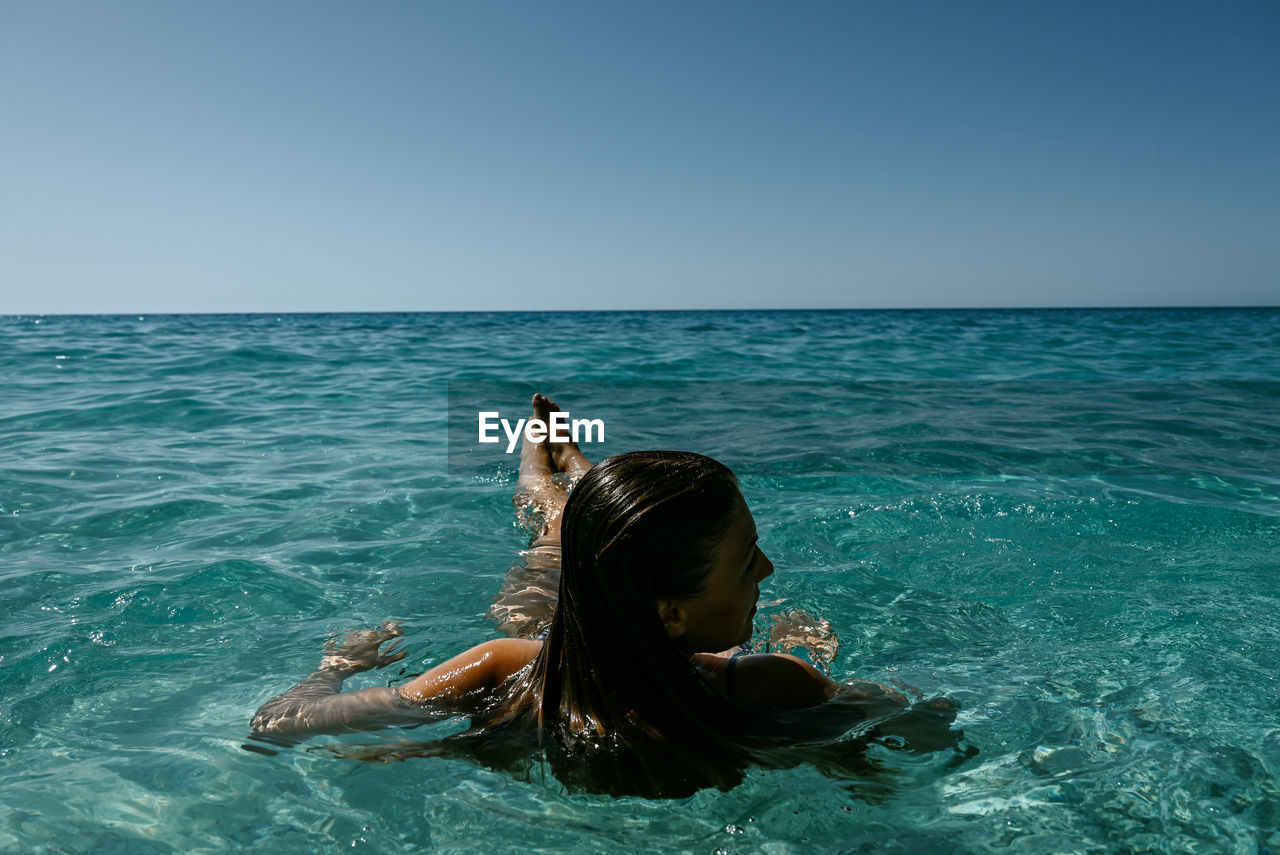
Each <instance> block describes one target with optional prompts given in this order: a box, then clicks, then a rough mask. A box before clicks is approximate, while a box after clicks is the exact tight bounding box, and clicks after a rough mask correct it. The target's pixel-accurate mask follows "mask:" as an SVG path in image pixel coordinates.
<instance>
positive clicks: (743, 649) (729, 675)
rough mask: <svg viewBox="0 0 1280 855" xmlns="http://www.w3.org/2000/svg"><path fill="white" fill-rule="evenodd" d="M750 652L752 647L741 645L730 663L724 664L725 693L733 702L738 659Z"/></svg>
mask: <svg viewBox="0 0 1280 855" xmlns="http://www.w3.org/2000/svg"><path fill="white" fill-rule="evenodd" d="M750 652H751V648H750V647H748V646H747V645H745V644H739V645H738V649H737V650H735V651H733V655H732V656H730V657H729V661H728V662H726V663H724V693H725V696H726V697H728V698H729V700H733V672H734V669H735V668H737V666H738V657H739V656H742V655H744V654H747V653H750Z"/></svg>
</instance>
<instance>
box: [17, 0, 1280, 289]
mask: <svg viewBox="0 0 1280 855" xmlns="http://www.w3.org/2000/svg"><path fill="white" fill-rule="evenodd" d="M1277 104H1280V4H1277V3H1275V2H1273V0H1267V2H1258V3H1249V2H1240V3H1230V2H1228V3H1211V2H1197V3H1190V4H1188V3H1180V2H1088V0H1074V2H1049V0H1044V2H1040V1H1039V0H1036V2H1026V0H1015V2H999V0H980V2H978V0H975V2H968V3H966V2H951V0H948V2H937V3H923V2H919V3H916V2H903V3H897V2H888V0H885V1H884V2H865V3H863V2H831V3H810V2H778V1H777V0H770V2H751V0H747V2H727V0H726V2H701V1H700V2H692V3H690V2H647V1H646V2H639V0H636V2H609V0H592V2H581V3H573V2H548V3H531V2H523V0H520V2H510V3H491V2H426V0H421V1H419V0H414V2H390V1H389V0H385V1H384V2H373V3H357V2H349V0H342V2H327V0H305V2H260V0H251V2H207V3H202V2H173V0H155V1H154V2H136V0H111V2H93V0H83V2H75V3H69V2H59V0H52V1H50V0H9V2H5V3H3V4H0V116H2V119H0V122H2V124H0V129H2V130H0V314H15V313H37V312H45V313H54V312H94V313H96V312H129V313H137V312H145V313H158V312H188V311H268V312H272V311H348V310H355V311H381V310H421V311H434V310H460V309H461V310H492V309H542V308H546V309H615V308H619V309H625V308H640V309H650V308H654V309H681V308H825V307H848V308H863V307H867V308H877V307H956V306H1111V305H1275V304H1277V303H1280V109H1278V108H1277Z"/></svg>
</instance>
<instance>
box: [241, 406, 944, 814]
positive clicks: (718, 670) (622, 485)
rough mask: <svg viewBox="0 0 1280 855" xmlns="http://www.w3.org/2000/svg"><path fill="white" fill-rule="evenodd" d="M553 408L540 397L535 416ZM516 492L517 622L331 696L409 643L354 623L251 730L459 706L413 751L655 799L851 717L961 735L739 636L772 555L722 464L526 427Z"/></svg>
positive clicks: (406, 721) (928, 738) (764, 760)
mask: <svg viewBox="0 0 1280 855" xmlns="http://www.w3.org/2000/svg"><path fill="white" fill-rule="evenodd" d="M556 409H557V408H556V405H555V404H554V403H553V402H551V401H549V400H548V399H547V398H545V397H543V396H542V395H535V396H534V398H533V417H534V418H538V419H541V420H542V421H544V422H546V421H547V420H548V416H549V414H550V413H551V412H553V411H555V410H556ZM566 478H567V479H570V480H576V486H575V487H574V488H573V490H572V493H571V494H569V493H567V492H566V489H565V486H564V485H563V484H562V483H561V480H562V479H566ZM566 498H567V501H566ZM516 504H517V508H518V509H520V510H521V511H522V512H525V513H530V514H532V516H533V517H534V518H535V520H536V523H537V525H538V534H537V536H536V537H535V538H534V541H533V544H532V545H531V547H530V549H529V551H528V552H527V553H526V555H525V562H524V566H522V567H517V568H513V570H512V572H511V573H509V574H508V577H507V579H506V581H505V583H504V585H503V590H502V592H501V593H500V594H499V597H498V600H497V601H496V602H495V604H494V606H493V608H492V609H491V611H490V613H491V615H492V616H493V617H495V619H497V620H498V621H499V625H500V628H501V629H503V630H504V631H505V632H507V633H508V634H509V635H511V636H513V637H510V638H501V639H494V640H492V641H488V642H485V643H483V644H480V645H478V646H476V647H473V648H471V649H470V650H468V651H466V652H464V653H462V654H460V655H458V656H455V657H454V658H453V659H450V660H448V661H447V662H444V663H441V664H440V665H437V666H435V667H434V668H432V669H430V670H429V671H427V672H426V673H425V674H422V675H421V676H419V677H417V678H416V679H414V680H412V681H411V682H408V683H405V684H403V685H399V686H395V687H376V688H370V689H362V690H360V691H357V692H349V693H342V692H341V689H342V683H343V681H344V680H345V679H346V678H347V677H349V676H351V675H352V674H355V673H357V672H360V671H364V670H368V669H370V668H381V667H384V666H386V665H388V664H390V663H392V662H396V661H398V660H399V659H401V658H403V656H404V655H405V654H404V651H402V650H400V649H398V647H397V645H392V646H390V647H388V648H386V649H380V648H381V646H382V644H383V643H384V642H386V641H389V640H391V639H393V638H396V637H398V636H399V635H400V634H401V631H400V626H399V624H396V623H387V624H384V625H383V626H382V627H381V628H379V629H376V630H363V631H357V632H353V633H350V634H349V635H347V636H346V638H345V639H344V640H343V641H342V642H341V643H333V642H331V643H330V644H329V646H328V647H327V648H326V655H325V657H324V658H323V659H322V660H321V662H320V667H319V670H317V671H316V672H315V673H313V674H312V675H311V676H310V677H308V678H307V679H306V680H304V681H303V682H302V683H299V684H298V685H297V686H295V687H293V688H292V689H290V690H289V691H287V692H285V693H284V694H282V695H279V696H277V697H275V698H273V699H272V700H270V701H268V702H267V703H266V704H264V705H263V706H262V708H261V709H259V710H258V713H257V715H256V716H255V717H254V719H253V724H252V726H253V731H254V735H255V736H257V737H259V738H266V739H268V740H273V741H293V740H296V739H298V738H304V737H306V736H309V735H311V734H317V733H337V732H346V731H351V730H356V729H370V728H376V727H383V726H389V725H411V724H420V723H422V722H423V721H426V720H430V719H434V718H439V717H444V716H453V715H459V714H465V715H469V716H471V720H472V726H471V728H470V729H469V730H468V731H465V732H463V733H461V734H457V735H455V736H454V737H450V738H449V739H446V740H443V741H442V742H440V743H435V744H433V747H432V749H431V750H424V751H423V753H460V754H467V755H469V756H472V757H474V758H475V759H477V760H479V761H480V762H483V763H486V764H489V765H494V766H500V767H503V768H519V767H521V765H522V764H525V765H527V763H528V759H529V758H530V757H531V756H534V755H536V754H539V753H541V754H543V755H545V757H546V758H547V760H548V762H549V764H550V767H551V769H552V770H553V772H554V774H555V775H556V776H557V777H558V778H559V779H560V780H561V781H562V782H563V783H565V784H566V785H568V786H570V787H573V788H581V789H586V790H591V791H596V792H606V793H613V794H624V793H635V794H642V795H655V796H657V795H685V794H688V793H690V792H693V791H695V790H697V789H699V788H701V787H704V786H709V785H712V786H720V787H728V786H732V785H733V784H735V783H737V781H738V780H740V779H741V774H742V770H743V769H744V768H745V767H746V766H747V765H749V764H752V763H761V764H765V765H792V764H794V763H795V762H798V761H800V760H804V759H809V760H813V759H814V756H816V755H814V752H812V751H810V752H806V751H805V750H804V748H805V746H806V745H807V746H810V747H813V746H819V745H820V746H823V749H822V750H821V751H819V752H817V753H818V754H824V753H825V754H826V755H830V754H831V748H832V746H833V743H832V741H831V740H832V739H833V738H834V737H837V736H839V735H840V734H842V733H844V732H845V731H848V730H849V729H850V728H851V727H853V726H855V725H857V724H858V723H859V722H862V724H863V730H864V731H869V729H870V727H871V726H872V725H873V724H875V725H878V727H879V729H880V731H886V730H889V729H895V728H896V729H897V730H899V731H902V730H907V731H913V732H917V736H916V741H917V742H919V743H920V745H921V747H930V748H931V747H939V746H941V745H949V744H953V743H954V737H953V736H952V735H950V734H949V733H948V728H947V725H948V723H949V722H950V720H951V718H953V717H954V714H955V707H954V705H952V704H950V703H949V702H946V701H941V700H935V701H933V702H928V703H926V704H923V705H920V704H917V705H916V706H915V707H913V708H911V711H910V712H908V701H907V699H906V698H905V697H904V696H902V695H901V694H899V693H897V692H895V691H893V690H891V689H888V688H886V687H884V686H880V685H878V684H875V683H863V682H857V683H851V684H836V683H833V682H832V681H830V680H829V679H827V678H826V677H825V676H824V675H823V674H821V673H820V672H818V671H817V670H816V669H815V668H814V667H813V666H811V665H810V664H808V663H807V662H805V661H804V660H802V659H799V658H797V657H794V656H789V655H780V654H750V653H745V652H744V650H743V648H741V647H740V645H743V644H744V643H745V642H746V641H747V640H748V638H749V637H750V636H751V630H752V617H753V616H754V615H755V612H756V603H757V601H758V600H759V596H760V587H759V586H760V582H761V581H762V580H763V579H765V578H766V577H768V576H769V575H771V574H772V573H773V564H772V563H771V562H770V561H769V559H768V557H767V556H766V555H765V554H764V553H763V552H762V551H761V549H760V547H759V545H758V543H757V534H756V526H755V521H754V519H753V518H752V516H751V512H750V510H748V508H747V504H746V502H745V500H744V499H743V497H742V494H741V492H740V491H739V489H738V484H737V479H736V478H735V477H734V476H733V473H732V472H730V471H729V469H728V468H726V467H725V466H724V465H722V464H720V463H718V462H716V461H714V460H712V459H710V458H708V457H703V456H701V455H697V454H690V453H684V452H659V451H655V452H635V453H631V454H623V455H619V456H617V457H613V458H610V459H608V460H606V461H604V462H603V463H601V464H600V465H598V466H595V467H592V466H591V464H590V463H589V462H588V461H587V460H586V458H585V457H583V456H582V453H581V451H579V450H578V448H577V446H575V445H573V444H572V443H548V442H541V443H530V442H527V441H526V443H525V446H524V448H523V449H522V456H521V465H520V478H519V483H518V486H517V493H516ZM904 712H908V714H907V715H903V713H904ZM864 735H865V733H864ZM921 735H923V738H922V737H921ZM841 745H842V747H841V748H840V749H839V751H838V752H837V753H843V754H850V753H856V747H852V748H851V746H850V744H849V743H848V742H847V741H846V742H844V743H842V744H841Z"/></svg>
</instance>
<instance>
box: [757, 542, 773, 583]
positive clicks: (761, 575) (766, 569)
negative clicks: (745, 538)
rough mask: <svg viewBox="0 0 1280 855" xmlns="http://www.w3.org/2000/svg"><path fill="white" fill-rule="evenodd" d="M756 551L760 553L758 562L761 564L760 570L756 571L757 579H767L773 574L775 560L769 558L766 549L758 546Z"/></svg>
mask: <svg viewBox="0 0 1280 855" xmlns="http://www.w3.org/2000/svg"><path fill="white" fill-rule="evenodd" d="M756 551H757V552H759V553H760V560H759V561H757V562H756V563H757V564H759V565H760V570H759V572H757V573H756V581H757V582H759V581H760V580H761V579H767V578H769V577H770V576H772V575H773V562H772V561H770V560H769V556H768V555H765V554H764V550H762V549H761V548H760V547H758V546H757V547H756Z"/></svg>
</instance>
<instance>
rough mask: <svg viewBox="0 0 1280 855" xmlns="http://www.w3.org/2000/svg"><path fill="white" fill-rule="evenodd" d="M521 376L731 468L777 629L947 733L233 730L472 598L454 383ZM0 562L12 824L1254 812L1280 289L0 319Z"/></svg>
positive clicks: (478, 596) (840, 846)
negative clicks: (362, 752)
mask: <svg viewBox="0 0 1280 855" xmlns="http://www.w3.org/2000/svg"><path fill="white" fill-rule="evenodd" d="M534 392H544V393H546V394H547V395H549V396H551V397H552V398H553V399H554V400H556V401H557V402H558V403H559V404H560V406H561V408H562V409H564V410H566V411H568V412H569V413H571V414H572V416H573V417H574V418H578V417H581V418H583V419H598V420H599V421H600V422H601V423H602V425H603V429H602V430H601V431H599V432H597V435H596V436H594V437H592V439H593V441H592V442H585V441H584V442H583V450H584V452H585V453H586V454H587V455H588V456H589V457H591V458H592V459H600V458H603V457H606V456H608V455H610V454H615V453H619V452H622V451H629V450H634V449H641V448H671V449H686V450H691V451H698V452H702V453H705V454H709V455H711V456H713V457H716V458H718V459H721V460H723V461H724V462H725V463H727V464H728V465H729V466H730V467H731V468H733V470H734V471H735V472H736V473H737V474H738V476H739V478H740V479H741V483H742V487H743V491H744V494H745V496H746V498H747V501H748V503H749V504H750V506H751V508H752V511H753V513H754V515H755V519H756V522H757V525H758V528H759V531H760V537H761V546H762V548H763V549H764V550H765V552H767V553H768V554H769V556H770V557H771V559H772V560H773V563H774V565H775V566H776V568H777V571H776V573H775V574H774V575H773V576H772V577H771V578H770V579H768V580H767V581H766V582H765V583H764V585H763V590H762V602H763V603H764V605H763V606H762V608H761V609H760V612H759V614H758V615H757V617H756V622H757V636H758V637H757V644H758V645H760V646H761V649H763V648H764V646H766V645H768V644H769V636H770V633H769V630H770V627H771V626H772V625H773V622H774V621H775V620H776V619H777V618H779V617H781V616H783V615H786V614H789V613H792V612H803V613H804V614H806V615H808V616H811V617H813V618H814V619H815V620H817V621H826V622H827V623H829V625H830V635H831V636H834V639H832V641H833V643H835V642H837V641H838V647H836V648H834V651H833V652H834V655H833V656H826V657H825V658H824V657H821V656H816V657H815V658H816V659H821V660H822V661H821V663H820V664H822V665H823V666H824V667H826V668H828V669H829V672H830V674H831V676H832V678H833V679H837V680H843V679H861V680H873V681H878V682H882V683H886V684H893V685H898V686H907V687H911V689H912V690H914V691H915V692H918V693H919V695H920V696H922V697H926V698H928V697H935V696H947V697H950V698H951V699H953V700H954V701H955V702H956V703H958V704H959V705H960V706H961V710H960V712H959V714H958V716H957V718H956V721H955V725H954V726H955V728H956V729H957V730H962V731H963V736H962V737H960V741H959V743H958V744H959V746H960V747H961V748H963V750H960V748H956V749H954V750H944V751H933V752H913V751H909V750H902V748H901V746H895V745H892V744H879V743H877V744H872V745H870V746H869V747H868V748H867V758H866V759H867V763H866V767H867V768H866V770H865V771H863V772H849V773H847V774H846V773H842V774H839V775H836V774H834V773H832V774H823V773H821V772H819V771H818V770H816V769H814V768H812V767H810V766H806V765H799V766H796V767H795V768H790V769H752V770H749V771H748V772H747V774H746V777H745V779H744V781H743V782H742V783H741V784H740V785H738V786H737V787H735V788H733V789H730V790H728V791H720V790H716V789H711V790H704V791H701V792H699V793H697V794H695V795H693V796H690V797H688V798H684V799H679V800H646V799H641V798H611V797H607V796H599V795H592V794H584V793H581V792H568V791H566V790H565V789H564V788H563V787H562V786H560V784H559V783H558V782H557V781H556V780H555V778H554V777H553V776H551V775H549V774H546V773H539V771H538V769H537V768H535V769H534V770H533V771H532V772H531V773H530V774H528V775H524V776H513V775H511V774H508V773H506V772H500V771H495V770H491V769H488V768H484V767H482V766H479V765H476V764H474V763H471V762H468V761H466V760H463V759H451V758H440V757H426V758H423V757H418V758H411V759H404V760H400V761H398V762H366V761H362V760H358V759H347V758H346V757H343V756H338V754H339V753H340V752H334V751H332V750H325V746H330V747H332V746H333V745H335V744H345V743H346V742H347V741H349V740H348V738H347V737H332V736H331V737H319V738H316V739H314V740H312V741H311V742H310V743H306V744H303V745H301V746H298V747H295V748H285V749H280V750H278V751H276V753H274V754H269V753H263V752H261V751H251V750H246V748H245V747H244V746H245V745H246V744H249V740H248V739H247V737H248V735H249V727H248V724H249V719H250V716H251V715H252V714H253V712H254V710H255V709H256V708H257V707H258V706H259V705H260V704H262V703H263V702H264V701H266V700H267V699H268V698H270V697H272V696H273V695H275V694H276V693H278V692H280V691H282V690H284V689H285V688H287V687H289V686H290V685H292V684H293V683H294V682H296V681H298V680H300V679H302V678H303V677H304V676H306V675H307V674H308V673H309V672H310V671H311V670H312V669H313V668H314V667H315V666H316V664H317V661H318V659H319V656H320V654H321V650H322V648H323V646H324V644H325V642H326V641H327V640H328V639H330V638H332V637H333V636H334V635H335V634H339V633H343V632H345V631H348V630H352V629H357V628H362V627H370V626H376V625H378V624H380V623H382V622H383V621H385V620H388V619H395V620H399V621H402V622H403V627H404V632H405V639H406V641H407V644H408V650H409V654H408V656H407V657H406V658H405V659H404V660H403V661H401V662H399V663H396V664H395V665H393V666H391V667H389V668H387V669H385V670H383V671H374V672H370V673H367V674H362V675H359V676H357V677H356V678H354V679H352V680H351V681H350V682H349V683H348V687H349V688H358V687H361V686H366V685H388V684H395V683H399V682H403V681H405V680H407V679H409V678H411V677H412V676H413V675H415V674H418V673H421V672H422V671H424V670H426V669H427V668H429V667H431V665H433V664H434V663H437V662H440V661H442V660H444V659H446V658H448V657H450V656H452V655H454V654H456V653H458V652H460V651H461V650H463V649H465V648H466V647H468V646H470V645H473V644H476V643H479V642H482V641H485V640H487V639H490V638H493V637H495V630H494V627H493V625H492V623H490V622H489V621H488V620H487V619H486V617H485V612H486V609H487V608H488V606H489V603H490V601H491V599H492V598H493V596H494V594H495V593H496V592H497V590H498V586H499V584H500V582H501V580H502V577H503V575H504V573H505V572H506V571H507V569H508V568H509V567H510V566H511V565H512V563H513V561H515V560H518V556H519V553H520V551H521V549H522V548H523V547H524V546H525V545H526V544H527V540H526V537H527V535H526V533H525V532H524V531H523V530H522V529H521V527H520V525H519V524H518V522H517V520H516V518H515V516H514V514H513V510H512V503H511V493H512V489H513V486H514V483H515V473H516V459H517V456H518V455H517V454H507V453H506V450H505V445H506V443H505V441H504V442H501V443H496V444H489V443H486V444H481V443H479V431H478V428H477V423H478V417H479V413H480V412H482V411H486V412H496V413H500V414H501V417H502V418H508V419H510V420H511V421H512V422H514V421H515V420H517V419H518V418H523V417H526V416H527V415H528V402H529V398H530V396H531V395H532V394H533V393H534ZM601 434H602V436H601ZM0 603H2V604H3V605H2V606H0V851H4V852H14V853H179V852H180V853H204V852H210V853H213V852H226V851H238V850H248V849H250V848H252V849H253V850H254V851H260V852H282V853H296V852H338V851H342V852H378V853H390V852H446V853H489V854H491V853H503V852H520V853H541V852H556V853H599V852H626V853H648V852H652V853H684V852H689V853H705V855H712V853H767V855H784V853H879V852H892V853H913V852H920V853H952V852H954V853H989V852H1018V853H1136V852H1162V853H1250V855H1259V853H1280V654H1278V651H1280V309H1274V308H1269V309H1160V310H1154V309H1134V310H1124V309H1108V310H1074V309H1073V310H1034V311H1031V310H1028V311H1023V310H1007V311H1006V310H1000V311H994V310H992V311H988V310H974V311H777V312H773V311H761V312H755V311H743V312H737V311H725V312H720V311H716V312H710V311H709V312H616V313H492V314H329V315H301V314H295V315H289V314H286V315H192V316H150V315H144V316H138V315H128V316H118V315H117V316H94V317H89V316H22V317H2V318H0ZM799 652H800V653H801V655H806V653H807V652H808V653H815V654H816V653H817V651H806V649H804V648H801V649H800V650H799ZM828 652H831V651H828ZM465 726H466V723H465V721H451V722H442V723H438V724H433V725H429V726H427V727H424V728H420V729H416V730H396V731H389V732H384V733H379V734H372V735H368V736H360V737H353V738H358V739H364V740H369V741H375V742H376V741H385V742H392V743H396V744H399V743H401V742H410V743H411V742H412V741H413V740H426V739H429V738H439V736H440V735H441V734H443V733H447V732H451V729H452V730H459V729H462V728H464V727H465ZM316 749H320V750H316ZM409 753H411V752H409ZM381 756H382V757H383V759H384V760H385V759H387V757H386V753H385V752H384V753H383V754H382V755H381Z"/></svg>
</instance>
